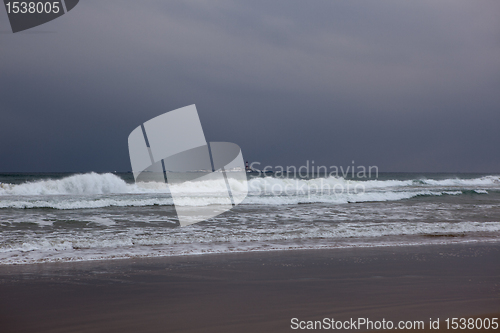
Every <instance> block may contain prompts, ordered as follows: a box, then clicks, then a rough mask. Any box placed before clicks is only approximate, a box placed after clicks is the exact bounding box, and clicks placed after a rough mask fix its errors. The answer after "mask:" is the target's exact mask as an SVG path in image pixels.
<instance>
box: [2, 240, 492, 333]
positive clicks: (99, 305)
mask: <svg viewBox="0 0 500 333" xmlns="http://www.w3.org/2000/svg"><path fill="white" fill-rule="evenodd" d="M0 295H1V296H0V332H4V333H8V332H61V333H70V332H296V331H298V330H293V329H291V319H292V318H298V320H299V321H316V320H323V319H324V318H333V319H334V320H342V321H344V320H350V319H351V318H353V319H355V320H357V319H358V318H368V319H369V320H372V321H376V320H382V319H384V318H385V320H391V321H393V322H397V321H399V320H411V321H414V320H424V321H425V323H426V324H427V323H428V321H429V319H430V318H432V319H433V320H437V319H438V318H439V320H441V321H443V320H445V319H446V318H447V317H464V316H466V317H469V316H481V315H483V316H490V317H491V316H493V315H495V314H498V313H500V244H498V243H497V244H469V245H442V246H441V245H440V246H412V247H385V248H364V249H333V250H307V251H279V252H258V253H241V254H226V255H206V256H186V257H170V258H150V259H127V260H111V261H95V262H82V263H50V264H35V265H18V266H0ZM496 316H497V317H498V315H496ZM363 330H366V329H363ZM335 331H337V332H339V331H341V330H335ZM350 331H353V330H350ZM354 331H356V330H354ZM361 331H362V330H361ZM460 331H464V330H460ZM465 331H468V330H465ZM490 331H492V330H490ZM497 331H499V332H500V330H497ZM420 332H423V331H422V330H420ZM493 332H494V331H493Z"/></svg>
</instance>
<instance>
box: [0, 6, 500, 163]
mask: <svg viewBox="0 0 500 333" xmlns="http://www.w3.org/2000/svg"><path fill="white" fill-rule="evenodd" d="M499 13H500V1H498V0H491V1H470V0H467V1H460V0H453V1H451V0H450V1H436V0H432V1H400V0H395V1H351V0H350V1H331V0H327V1H311V0H308V1H290V0H286V1H269V0H267V1H255V0H252V1H250V0H248V1H218V0H210V1H208V0H207V1H152V0H151V1H150V0H146V1H132V0H116V1H112V0H106V1H102V0H81V1H80V3H79V4H78V5H77V6H76V7H75V8H74V9H73V10H72V11H71V12H69V13H68V14H66V15H63V16H62V17H60V18H58V19H56V20H54V21H51V22H49V23H46V24H44V25H41V26H39V27H36V28H33V29H30V30H27V31H25V32H20V33H16V34H13V33H12V32H11V30H10V26H9V24H8V19H7V15H6V11H5V8H4V7H2V8H0V60H1V61H0V172H9V171H78V172H85V171H98V172H102V171H115V170H118V171H127V170H130V169H131V167H130V161H129V157H128V146H127V138H128V135H129V133H130V132H131V131H132V130H133V129H134V128H135V127H137V126H138V125H140V124H141V123H143V122H144V121H147V120H149V119H151V118H153V117H155V116H157V115H160V114H162V113H164V112H167V111H170V110H174V109H177V108H180V107H183V106H186V105H190V104H196V106H197V108H198V112H199V115H200V119H201V122H202V125H203V128H204V131H205V136H206V138H207V140H208V141H229V142H234V143H236V144H238V145H239V146H240V147H241V148H242V151H243V156H244V158H245V159H247V160H249V161H250V162H252V161H259V162H261V163H262V166H264V165H283V166H286V165H297V166H300V165H302V164H305V162H306V160H314V161H315V164H316V165H327V166H330V165H337V166H341V165H344V166H347V165H351V163H352V161H353V160H354V161H355V164H356V165H366V166H373V165H376V166H378V167H379V170H380V171H417V172H418V171H421V172H424V171H427V172H500V130H499V126H500V19H499Z"/></svg>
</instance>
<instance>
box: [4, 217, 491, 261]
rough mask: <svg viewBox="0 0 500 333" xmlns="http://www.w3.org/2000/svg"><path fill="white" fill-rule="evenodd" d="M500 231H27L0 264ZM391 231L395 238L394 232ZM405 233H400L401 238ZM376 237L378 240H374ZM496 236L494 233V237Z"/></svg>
mask: <svg viewBox="0 0 500 333" xmlns="http://www.w3.org/2000/svg"><path fill="white" fill-rule="evenodd" d="M499 232H500V222H459V223H454V222H451V223H448V222H440V223H426V222H410V223H369V222H364V223H361V222H345V223H344V222H343V223H338V224H335V225H332V224H317V225H315V226H311V225H304V224H303V223H302V222H297V223H293V224H288V225H279V224H278V225H272V224H271V225H269V226H268V227H266V228H259V227H258V225H256V226H253V227H251V226H248V225H236V226H234V225H231V226H227V227H223V226H221V225H220V224H218V225H217V226H215V225H213V226H210V225H208V226H205V227H203V226H201V227H200V226H191V227H187V228H182V229H181V228H175V229H168V230H165V229H164V228H156V229H155V228H152V227H145V228H131V229H128V230H123V231H122V232H119V233H98V232H96V231H88V230H80V231H78V232H76V231H73V232H53V233H49V234H47V235H45V237H41V235H40V234H34V233H31V234H29V233H28V234H27V235H26V236H25V237H24V238H16V236H15V235H13V234H12V235H11V234H9V233H7V234H5V235H3V237H4V240H3V241H2V242H1V245H0V263H1V264H19V263H34V262H47V261H78V260H93V259H115V258H128V257H136V256H143V257H151V256H159V255H163V256H165V255H168V256H174V255H186V254H204V253H230V252H246V251H270V250H283V249H310V248H325V247H345V246H347V247H359V246H380V245H390V244H396V243H397V244H398V245H411V244H423V243H426V242H427V243H429V242H433V241H435V240H436V239H438V240H439V239H440V238H439V237H437V238H433V237H430V238H428V237H427V238H426V237H422V236H423V235H435V236H439V235H443V236H449V235H462V234H468V235H469V236H470V237H451V238H450V237H446V239H447V240H446V241H444V242H446V243H450V242H468V241H477V240H479V239H481V237H479V238H477V237H476V238H474V237H473V235H474V234H484V233H489V235H490V236H489V237H483V238H482V240H483V241H484V240H486V241H493V240H495V238H496V239H497V237H498V234H499ZM394 237H396V238H394ZM403 237H404V238H403ZM373 239H378V241H373ZM497 241H498V239H497Z"/></svg>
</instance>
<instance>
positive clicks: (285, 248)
mask: <svg viewBox="0 0 500 333" xmlns="http://www.w3.org/2000/svg"><path fill="white" fill-rule="evenodd" d="M425 237H427V238H428V239H429V240H428V242H427V243H423V242H422V240H419V241H415V242H414V243H404V244H402V243H400V242H397V241H396V242H393V243H390V242H381V243H379V244H377V243H369V242H368V243H350V242H348V243H345V244H342V242H339V241H337V242H336V243H337V245H336V246H326V245H324V246H320V245H311V246H310V247H298V246H297V245H295V244H293V243H292V244H287V243H286V242H283V243H281V244H279V243H277V244H275V245H274V246H275V247H274V248H266V249H250V250H230V251H227V252H224V251H223V250H220V251H217V250H215V251H213V250H212V251H213V252H210V251H209V250H206V251H205V252H202V253H196V252H195V253H175V254H155V255H152V254H150V255H127V256H123V257H115V255H112V256H113V257H105V258H91V259H89V258H86V259H76V260H75V259H69V260H65V259H60V258H57V257H56V258H52V259H44V260H38V261H35V262H13V263H1V262H0V268H1V267H6V266H26V265H45V264H65V263H67V264H71V263H74V264H78V263H92V262H106V261H116V260H146V259H162V258H186V257H187V258H189V257H198V256H200V257H205V256H219V255H233V254H234V255H244V254H247V253H248V254H265V253H274V252H289V251H337V250H349V249H383V248H409V247H427V246H454V245H474V244H489V245H495V244H497V245H500V239H496V238H495V239H492V238H490V239H471V240H456V241H451V242H450V241H447V242H440V241H438V240H435V241H434V242H433V241H432V239H439V238H449V237H453V238H457V239H460V238H459V237H460V236H455V235H452V236H450V235H427V236H425ZM339 244H340V245H339ZM204 245H207V244H204ZM217 245H220V244H217ZM224 245H227V244H224ZM224 245H223V246H224ZM294 246H297V247H294ZM315 246H316V247H315ZM163 247H165V248H168V246H167V245H163ZM116 250H118V249H116ZM156 251H159V252H162V251H163V250H159V249H156Z"/></svg>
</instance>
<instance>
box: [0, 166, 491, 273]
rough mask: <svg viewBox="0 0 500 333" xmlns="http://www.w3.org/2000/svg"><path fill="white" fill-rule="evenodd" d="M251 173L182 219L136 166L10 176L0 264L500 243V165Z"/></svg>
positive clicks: (1, 207) (193, 190) (196, 194)
mask: <svg viewBox="0 0 500 333" xmlns="http://www.w3.org/2000/svg"><path fill="white" fill-rule="evenodd" d="M248 177H249V182H248V185H249V193H248V196H247V197H246V199H245V200H244V201H243V202H242V203H241V204H240V205H238V206H236V207H234V208H233V209H232V210H230V211H228V212H225V213H223V214H221V215H219V216H217V217H215V218H211V219H209V220H207V221H204V222H201V223H197V224H193V225H190V226H186V227H180V226H179V223H178V220H177V217H176V213H175V208H174V206H173V201H172V198H171V196H170V194H169V193H170V192H169V188H168V185H166V184H161V183H152V182H151V183H137V184H135V183H134V180H133V176H132V174H131V173H94V172H92V173H85V174H70V173H2V174H0V264H4V265H5V264H31V263H41V262H68V261H87V260H102V259H121V258H133V257H156V256H180V255H205V254H212V253H230V252H248V251H277V250H294V249H323V248H350V247H378V246H407V245H425V244H451V243H474V242H499V241H500V237H499V236H500V175H498V174H412V173H380V174H379V175H378V177H377V178H376V179H373V178H372V179H350V178H343V177H305V178H300V179H299V178H290V177H277V176H265V177H264V176H262V175H261V176H256V175H249V176H248ZM232 185H236V188H237V185H238V184H232ZM184 186H185V188H184V190H185V191H186V193H190V195H187V196H186V200H184V201H183V204H185V205H200V204H201V205H209V204H211V203H216V202H217V200H218V194H217V193H218V192H217V189H215V188H213V186H211V184H210V183H209V182H205V183H204V184H185V185H184ZM232 187H233V186H232Z"/></svg>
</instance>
